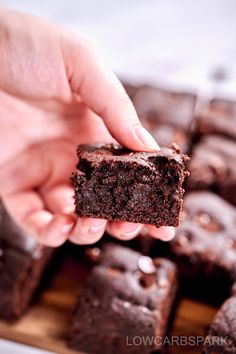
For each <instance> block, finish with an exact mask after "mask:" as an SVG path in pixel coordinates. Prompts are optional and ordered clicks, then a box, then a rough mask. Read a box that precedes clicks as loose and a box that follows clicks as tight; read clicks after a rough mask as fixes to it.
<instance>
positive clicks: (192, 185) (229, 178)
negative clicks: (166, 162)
mask: <svg viewBox="0 0 236 354" xmlns="http://www.w3.org/2000/svg"><path fill="white" fill-rule="evenodd" d="M189 171H190V176H189V179H188V188H189V189H210V190H212V191H214V192H217V193H219V194H220V195H221V196H222V197H224V198H225V199H227V200H229V201H230V202H231V203H233V204H236V142H234V141H232V140H230V139H227V138H224V137H221V136H217V135H208V136H205V137H204V138H202V139H201V140H200V142H199V143H198V144H197V145H196V146H195V148H194V149H193V154H192V158H191V161H190V163H189Z"/></svg>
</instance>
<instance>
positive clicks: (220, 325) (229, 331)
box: [203, 297, 236, 354]
mask: <svg viewBox="0 0 236 354" xmlns="http://www.w3.org/2000/svg"><path fill="white" fill-rule="evenodd" d="M203 353H204V354H215V353H220V354H235V353H236V297H231V298H229V299H228V300H227V301H225V303H224V304H223V305H222V307H221V308H220V310H219V311H218V312H217V314H216V316H215V318H214V320H213V322H212V324H211V326H210V329H209V332H208V335H207V337H206V338H205V341H204V350H203Z"/></svg>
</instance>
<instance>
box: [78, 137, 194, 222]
mask: <svg viewBox="0 0 236 354" xmlns="http://www.w3.org/2000/svg"><path fill="white" fill-rule="evenodd" d="M78 158H79V162H78V166H77V171H76V172H75V173H74V174H73V176H72V181H73V184H74V187H75V204H76V213H77V214H78V215H79V216H91V217H99V218H105V219H108V220H124V221H130V222H137V223H143V224H152V225H155V226H156V227H160V226H164V225H172V226H178V224H179V213H180V210H181V207H182V200H183V193H184V190H183V188H182V184H183V181H184V179H185V176H186V175H187V172H186V171H185V161H186V159H187V156H185V155H181V154H180V153H179V152H178V151H177V150H175V149H169V148H162V149H161V150H160V151H158V152H153V153H146V152H132V151H130V150H127V149H124V148H121V147H119V146H116V145H112V144H110V145H100V146H98V145H91V146H90V145H81V146H79V147H78Z"/></svg>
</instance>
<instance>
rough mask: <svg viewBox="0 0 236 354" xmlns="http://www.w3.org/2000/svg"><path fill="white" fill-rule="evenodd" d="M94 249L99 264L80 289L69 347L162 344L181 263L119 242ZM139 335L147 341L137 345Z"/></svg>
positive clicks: (105, 349) (109, 351)
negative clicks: (145, 252) (177, 269)
mask: <svg viewBox="0 0 236 354" xmlns="http://www.w3.org/2000/svg"><path fill="white" fill-rule="evenodd" d="M93 252H94V254H93V256H94V257H95V260H96V261H98V262H99V265H96V266H95V267H94V268H93V270H92V273H91V275H90V277H89V278H88V280H87V283H86V285H85V287H84V289H83V290H82V291H81V292H80V294H79V298H78V302H77V305H76V307H75V311H74V319H73V324H72V328H71V333H70V341H69V345H70V347H71V348H73V349H76V350H81V351H86V352H88V353H96V354H120V353H124V354H125V353H143V354H145V353H151V352H152V351H153V350H156V349H160V346H161V344H160V343H161V337H163V336H164V335H165V332H166V328H167V323H168V319H169V315H170V312H171V308H172V305H173V301H174V298H175V294H176V288H177V271H176V266H175V265H174V264H173V263H172V262H170V261H168V260H167V259H163V258H159V259H154V260H152V259H151V258H149V257H146V256H142V255H141V254H140V253H138V252H135V251H133V250H131V249H129V248H126V247H122V246H119V245H114V244H106V245H105V246H104V247H103V248H102V249H99V248H96V249H94V250H93ZM139 336H140V337H143V342H142V343H138V345H137V343H136V345H135V338H136V339H137V337H139ZM155 338H157V339H156V340H155ZM145 340H146V345H145V343H144V341H145Z"/></svg>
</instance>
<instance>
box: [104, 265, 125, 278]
mask: <svg viewBox="0 0 236 354" xmlns="http://www.w3.org/2000/svg"><path fill="white" fill-rule="evenodd" d="M106 271H107V273H108V274H109V275H110V276H112V277H117V276H119V275H121V273H122V270H121V269H118V268H115V267H109V268H107V270H106Z"/></svg>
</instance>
